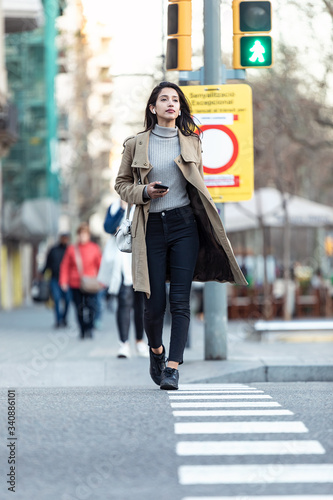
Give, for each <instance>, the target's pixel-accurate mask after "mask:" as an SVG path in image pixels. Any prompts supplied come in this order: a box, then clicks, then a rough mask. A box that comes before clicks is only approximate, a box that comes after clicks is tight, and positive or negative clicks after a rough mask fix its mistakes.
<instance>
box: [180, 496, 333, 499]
mask: <svg viewBox="0 0 333 500" xmlns="http://www.w3.org/2000/svg"><path fill="white" fill-rule="evenodd" d="M183 500H333V495H269V496H267V495H264V496H263V495H260V497H258V496H252V495H250V496H249V495H246V496H244V495H241V496H239V495H237V496H232V497H184V498H183Z"/></svg>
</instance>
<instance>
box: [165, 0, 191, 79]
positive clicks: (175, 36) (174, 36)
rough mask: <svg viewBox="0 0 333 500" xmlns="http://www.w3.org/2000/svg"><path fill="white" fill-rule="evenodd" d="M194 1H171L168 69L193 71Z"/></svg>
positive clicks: (169, 8)
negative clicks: (192, 34)
mask: <svg viewBox="0 0 333 500" xmlns="http://www.w3.org/2000/svg"><path fill="white" fill-rule="evenodd" d="M191 2H192V0H169V5H168V42H167V51H166V69H167V70H171V71H191V70H192V62H191V60H192V45H191V33H192V3H191Z"/></svg>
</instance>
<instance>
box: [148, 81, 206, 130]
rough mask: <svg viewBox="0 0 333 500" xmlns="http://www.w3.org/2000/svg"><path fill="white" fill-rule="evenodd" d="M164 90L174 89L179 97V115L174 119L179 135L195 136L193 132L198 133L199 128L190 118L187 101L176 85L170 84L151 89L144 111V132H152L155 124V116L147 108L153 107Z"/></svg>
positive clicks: (163, 83) (161, 84)
mask: <svg viewBox="0 0 333 500" xmlns="http://www.w3.org/2000/svg"><path fill="white" fill-rule="evenodd" d="M165 88H171V89H174V90H175V91H176V92H177V94H178V96H179V104H180V110H181V115H180V116H178V117H177V118H176V125H177V127H178V128H179V130H180V131H181V133H182V134H183V135H195V131H197V132H198V133H200V129H199V127H197V125H196V124H195V123H194V120H193V118H192V116H191V110H190V105H189V102H188V100H187V99H186V96H185V95H184V93H183V91H182V90H181V89H180V88H179V87H178V85H176V84H175V83H172V82H161V83H160V84H159V85H157V86H156V87H155V88H154V89H153V91H152V93H151V94H150V97H149V99H148V102H147V106H146V111H145V123H144V125H145V132H147V131H148V130H152V129H153V128H154V127H155V125H156V123H157V116H156V115H154V114H153V113H152V112H151V111H150V109H149V106H151V105H152V106H155V104H156V101H157V98H158V96H159V94H160V92H161V90H163V89H165Z"/></svg>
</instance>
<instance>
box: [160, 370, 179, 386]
mask: <svg viewBox="0 0 333 500" xmlns="http://www.w3.org/2000/svg"><path fill="white" fill-rule="evenodd" d="M178 381H179V371H178V370H177V369H176V368H169V367H167V368H165V370H163V373H162V378H161V384H160V389H165V390H176V389H178Z"/></svg>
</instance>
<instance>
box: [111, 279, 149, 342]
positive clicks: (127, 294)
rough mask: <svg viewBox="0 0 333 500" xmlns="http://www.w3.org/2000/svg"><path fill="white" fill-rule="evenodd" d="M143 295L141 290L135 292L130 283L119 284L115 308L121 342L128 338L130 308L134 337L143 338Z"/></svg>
mask: <svg viewBox="0 0 333 500" xmlns="http://www.w3.org/2000/svg"><path fill="white" fill-rule="evenodd" d="M143 295H144V294H143V292H135V291H134V290H133V286H132V285H130V286H126V285H124V283H122V284H121V287H120V290H119V293H118V308H117V326H118V332H119V338H120V340H121V342H126V341H127V340H128V336H129V329H130V324H131V312H132V309H134V326H135V338H136V340H142V339H143Z"/></svg>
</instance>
